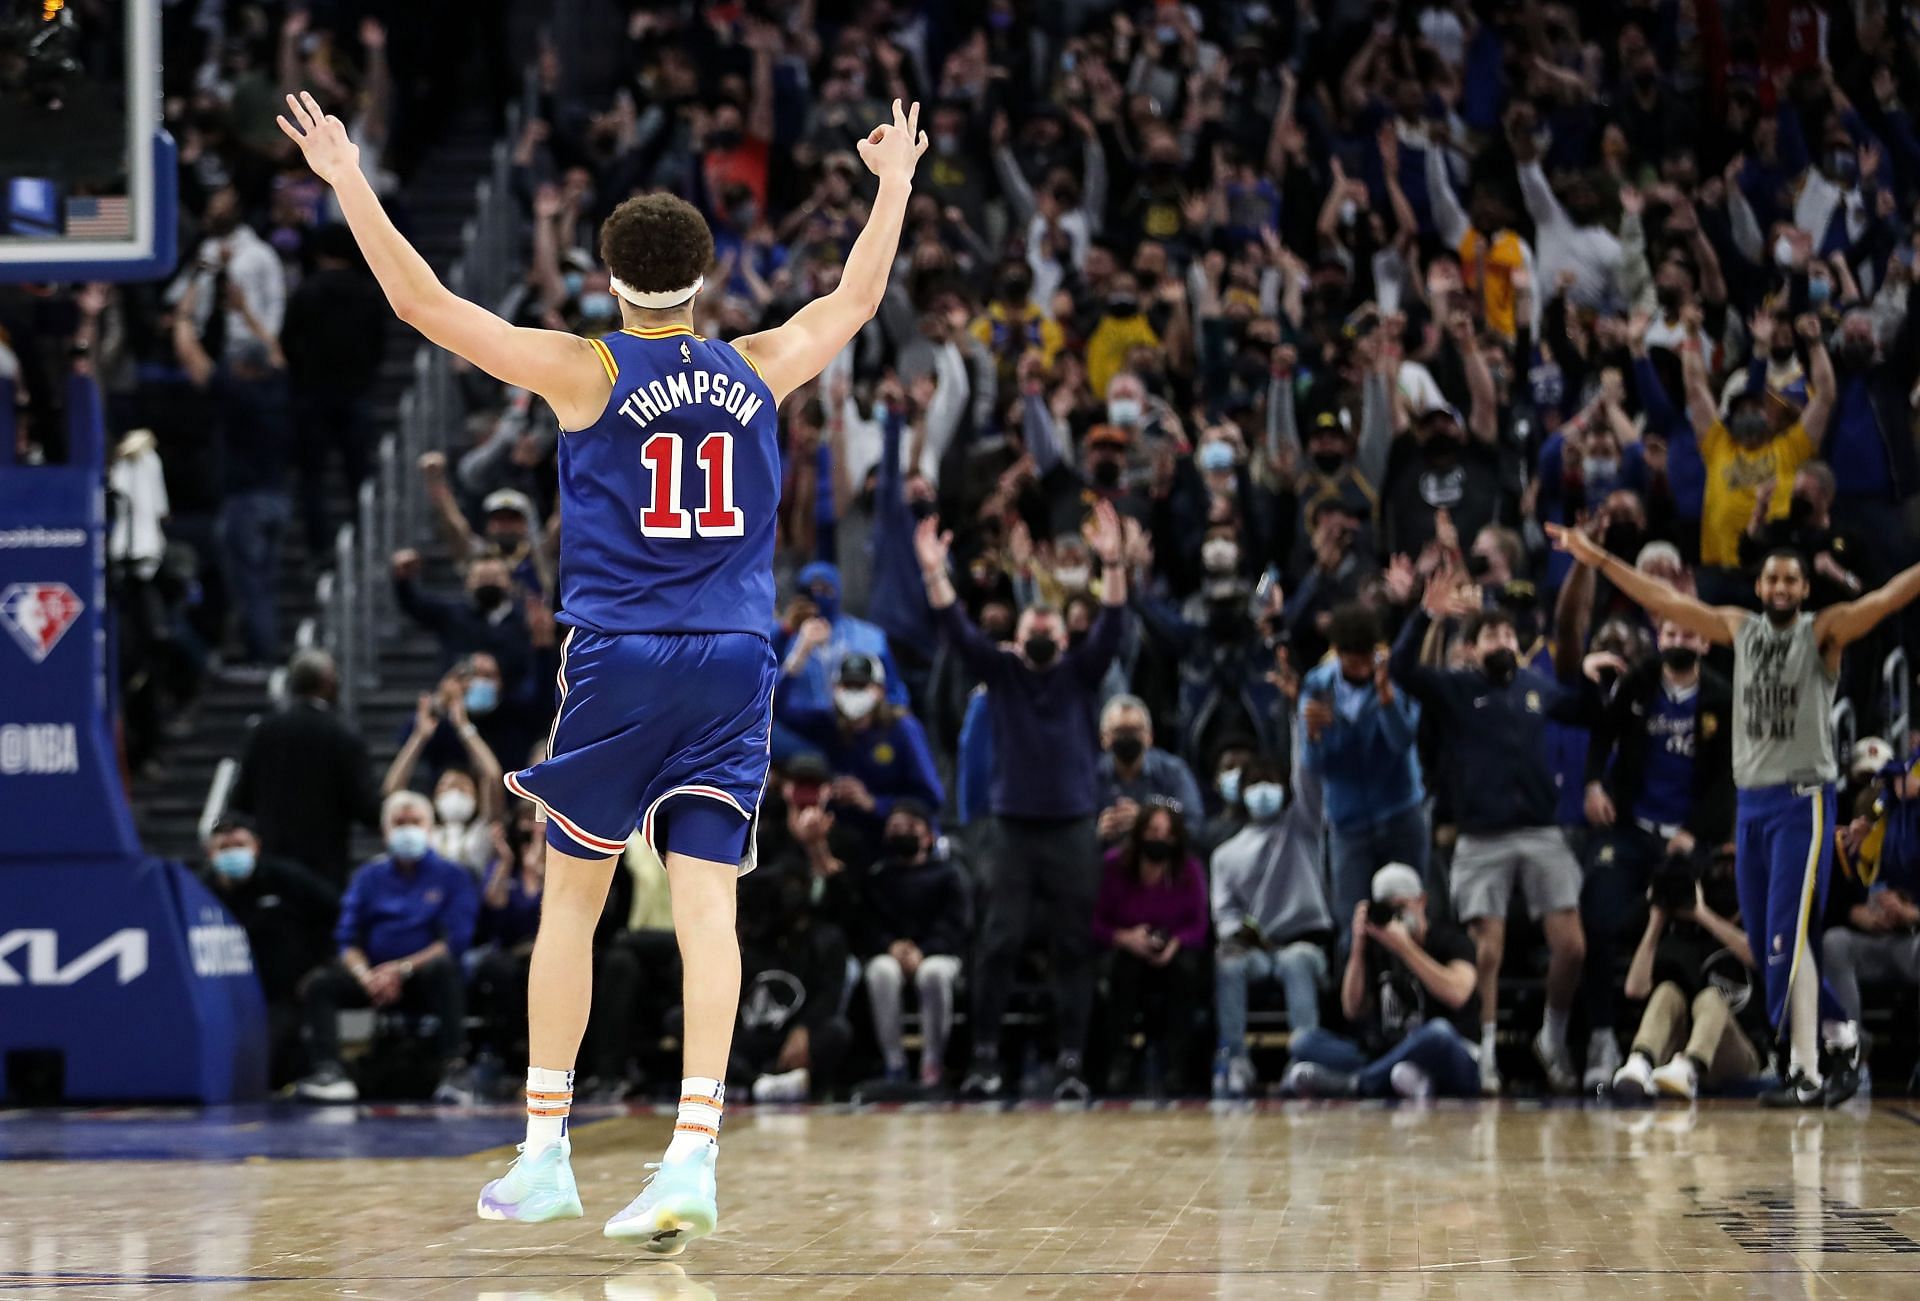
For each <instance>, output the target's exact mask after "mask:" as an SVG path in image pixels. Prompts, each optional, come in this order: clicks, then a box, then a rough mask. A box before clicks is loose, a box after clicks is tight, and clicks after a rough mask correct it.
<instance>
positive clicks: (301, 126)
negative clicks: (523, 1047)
mask: <svg viewBox="0 0 1920 1301" xmlns="http://www.w3.org/2000/svg"><path fill="white" fill-rule="evenodd" d="M287 107H288V113H287V115H286V116H285V117H282V118H281V119H280V120H279V121H280V129H281V130H282V131H284V132H286V134H287V135H288V136H290V137H291V138H292V139H293V140H294V141H295V142H297V143H298V144H299V146H300V149H301V151H302V152H303V153H304V154H305V155H306V159H307V163H308V165H309V166H311V167H312V168H313V170H314V172H315V173H317V174H318V175H319V177H320V178H321V179H322V180H324V181H326V182H328V183H329V184H331V185H332V186H333V187H334V190H335V193H336V195H337V196H338V198H339V202H340V208H341V211H342V212H343V213H344V214H345V216H346V219H347V224H348V226H349V227H351V228H352V231H353V235H354V238H355V239H356V240H357V241H359V244H360V249H361V252H362V253H363V254H364V255H365V256H366V259H367V265H368V266H369V267H370V268H371V269H372V271H373V273H374V275H375V277H377V278H378V280H379V281H380V287H381V289H382V290H384V291H385V292H386V295H387V300H388V301H389V302H390V303H392V305H393V309H394V311H395V312H396V313H398V315H399V317H400V319H401V320H403V321H405V322H407V323H408V324H409V325H412V326H413V327H414V328H415V329H417V330H419V331H420V332H421V333H422V334H424V335H426V336H427V338H429V339H430V340H432V341H433V342H434V343H436V344H438V345H440V346H441V347H443V348H446V349H447V350H448V351H450V352H454V353H457V354H459V355H460V356H461V357H463V358H465V359H466V360H467V361H469V362H471V363H472V364H473V365H475V366H477V367H479V368H480V369H481V370H483V371H485V372H486V373H487V374H489V375H492V376H493V377H495V378H496V379H499V380H501V381H502V382H504V383H507V384H511V385H516V386H518V387H521V388H526V389H530V390H532V391H533V392H535V393H538V394H539V395H540V396H541V397H542V398H544V399H546V401H547V403H548V405H550V406H551V407H552V408H553V411H554V415H555V416H556V417H557V418H558V419H559V422H560V427H561V429H562V430H563V431H567V432H565V433H564V435H563V438H562V441H561V446H560V493H561V511H562V514H563V516H564V518H565V520H566V528H565V531H564V533H563V534H562V538H561V555H560V596H561V610H560V612H559V614H558V616H557V617H558V619H559V621H560V622H562V623H564V624H566V625H568V628H569V631H568V633H567V639H566V643H565V646H564V648H563V652H562V660H561V670H560V681H559V688H560V712H559V716H558V718H557V719H556V720H555V723H554V731H553V737H552V745H551V757H549V758H548V759H547V760H546V761H545V762H543V763H539V764H536V765H535V766H533V767H532V768H528V769H526V770H524V771H521V772H516V773H512V774H509V775H508V777H507V784H508V786H509V787H511V788H512V789H513V790H514V791H515V792H516V793H517V794H519V795H522V796H524V797H525V798H527V799H530V800H532V801H534V802H535V803H537V804H538V805H539V806H540V808H541V810H542V811H543V813H544V815H545V818H546V824H547V877H546V890H545V893H544V895H543V897H542V899H541V908H540V932H539V936H538V938H537V940H536V941H535V944H534V950H533V966H532V972H531V976H530V979H529V988H528V997H527V1006H528V1016H529V1026H528V1036H527V1046H528V1062H529V1069H528V1071H527V1140H526V1142H525V1144H523V1145H522V1147H521V1156H520V1158H519V1159H518V1160H517V1161H516V1162H515V1163H514V1165H513V1167H512V1168H511V1169H509V1170H508V1172H507V1174H506V1175H505V1176H504V1177H503V1178H500V1179H496V1180H494V1181H493V1182H492V1183H489V1184H488V1185H487V1186H486V1188H485V1189H483V1190H482V1192H481V1195H480V1203H479V1212H480V1214H481V1215H482V1216H483V1217H485V1218H488V1219H511V1220H519V1221H539V1220H549V1219H557V1218H561V1217H564V1216H577V1215H579V1214H580V1213H581V1207H580V1198H579V1194H578V1192H577V1191H576V1189H575V1185H574V1180H573V1174H572V1171H571V1169H570V1167H569V1157H570V1152H571V1146H570V1143H569V1140H568V1139H567V1136H566V1125H567V1115H568V1110H569V1108H570V1106H571V1104H572V1098H573V1064H574V1059H575V1056H576V1055H577V1053H578V1052H579V1048H580V1039H581V1035H582V1034H583V1033H584V1031H585V1029H586V1023H587V1011H588V1005H589V1003H590V1001H591V993H592V979H593V969H592V962H593V951H592V937H593V928H594V923H595V922H596V921H597V920H598V918H599V916H600V911H601V905H602V903H603V901H604V900H605V897H606V893H607V888H608V885H609V883H610V882H611V879H612V875H613V872H614V868H615V864H616V863H617V862H618V858H617V855H618V854H619V853H620V851H621V849H622V848H623V847H624V846H625V844H626V841H627V838H628V836H629V835H631V834H632V833H633V831H634V830H635V829H636V827H637V828H638V829H639V831H640V832H641V834H642V835H643V836H644V837H645V838H646V839H647V841H648V842H649V843H650V844H651V845H652V847H653V849H654V850H655V851H656V852H658V853H659V854H660V855H661V858H662V860H663V861H664V862H665V864H666V871H667V878H668V881H669V884H670V885H671V888H672V893H673V920H674V929H675V931H676V932H677V933H678V936H679V941H680V953H681V960H682V966H683V970H684V981H685V988H684V1004H685V1015H686V1030H685V1044H684V1057H685V1072H686V1078H685V1079H684V1080H683V1081H682V1086H681V1099H680V1111H679V1121H678V1123H677V1124H676V1125H675V1128H674V1135H673V1140H672V1143H671V1144H670V1145H669V1147H668V1148H667V1152H666V1155H665V1157H664V1158H663V1159H662V1161H661V1163H660V1164H659V1165H658V1166H656V1167H654V1170H655V1173H654V1174H653V1175H652V1176H651V1177H650V1178H649V1180H648V1183H647V1186H646V1188H645V1189H644V1191H642V1193H641V1194H640V1196H639V1197H637V1198H635V1199H634V1201H633V1203H632V1204H631V1205H629V1206H628V1207H627V1208H626V1209H625V1210H623V1211H621V1212H620V1213H619V1214H618V1215H616V1216H614V1217H613V1219H612V1220H610V1221H608V1223H607V1227H606V1232H607V1235H608V1236H609V1237H615V1238H630V1239H635V1240H638V1241H639V1242H640V1243H641V1244H642V1245H643V1246H645V1247H646V1248H647V1249H648V1250H650V1251H654V1252H657V1253H660V1254H667V1255H670V1254H674V1253H677V1252H678V1251H680V1250H682V1249H683V1248H684V1247H685V1245H686V1244H687V1242H689V1241H690V1240H692V1239H693V1238H696V1237H700V1236H702V1235H704V1234H707V1233H710V1232H712V1231H713V1227H714V1224H715V1222H716V1220H717V1218H718V1210H717V1206H716V1201H715V1189H714V1163H715V1160H716V1159H717V1156H718V1152H719V1128H720V1115H721V1108H722V1103H723V1092H724V1090H723V1086H722V1081H723V1080H724V1079H725V1078H726V1068H727V1057H728V1054H729V1051H730V1049H731V1044H732V1037H733V1024H734V1017H735V1014H736V1011H737V1009H738V1006H739V1001H740V951H739V945H738V941H737V940H736V938H735V935H734V882H735V878H736V874H737V873H738V872H739V871H742V870H751V868H752V866H753V855H752V847H751V832H752V822H753V817H754V815H755V812H756V810H757V807H758V804H759V800H760V793H761V790H762V788H763V787H764V785H765V783H766V774H767V762H768V760H767V738H768V729H769V725H770V721H771V710H772V700H773V685H774V680H775V676H776V666H775V663H774V657H773V652H772V648H771V646H770V645H769V644H768V642H767V639H766V635H765V630H766V629H767V628H768V627H770V626H771V625H772V622H773V600H774V591H773V574H772V562H773V549H774V517H775V509H776V507H777V506H778V504H779V495H780V478H779V447H778V438H777V432H778V431H777V426H776V420H775V414H774V413H775V411H776V410H777V409H778V408H779V406H780V403H781V402H782V401H784V400H785V399H786V397H787V395H788V394H790V393H792V392H793V391H794V390H795V389H797V388H799V387H800V386H801V385H803V384H806V383H808V382H809V381H811V380H812V379H813V378H814V377H815V376H817V375H818V374H819V373H820V372H821V370H823V369H824V368H825V367H826V365H827V363H828V362H829V361H830V360H831V359H832V358H833V357H834V356H835V355H836V354H837V353H838V352H839V351H840V350H841V349H842V348H844V347H845V346H846V345H847V343H848V342H849V341H851V340H852V338H853V337H854V335H855V334H856V333H857V332H858V331H859V330H860V328H861V327H862V326H863V325H865V324H866V323H867V321H868V320H870V319H871V318H872V316H873V314H874V313H875V312H876V311H877V310H878V309H879V306H880V300H881V297H882V295H883V294H884V293H885V292H886V287H887V273H888V271H889V270H890V269H891V267H892V265H893V259H894V254H895V252H896V250H897V248H898V246H899V242H900V227H901V223H902V221H903V219H904V217H905V215H906V208H907V199H908V197H909V195H910V193H911V189H912V179H913V170H914V164H915V163H916V162H917V161H918V159H919V157H920V155H921V154H922V153H923V152H925V150H926V148H927V138H926V136H924V135H922V134H921V133H920V130H919V116H920V106H919V105H918V104H915V105H912V106H911V107H903V106H902V105H901V104H900V102H899V101H897V100H896V101H895V102H894V105H893V120H892V121H891V122H890V123H886V124H883V125H881V126H878V127H875V128H874V130H873V133H872V134H871V135H869V136H868V137H867V138H866V139H864V140H862V141H860V143H859V152H860V157H861V159H862V160H863V161H864V162H865V163H866V165H867V167H868V168H869V169H870V170H871V171H872V172H873V174H874V175H875V176H876V177H878V178H879V187H878V193H877V194H876V195H875V198H874V201H873V209H872V212H871V215H870V216H869V218H868V221H867V227H866V229H865V230H864V231H862V232H861V234H860V237H859V238H858V239H857V240H855V241H854V245H853V249H852V251H851V252H850V253H849V254H848V255H847V260H846V266H845V268H844V270H843V272H842V274H841V279H840V284H839V287H838V288H837V289H835V290H834V291H833V292H832V293H831V294H828V295H826V296H825V297H823V298H819V299H816V300H815V301H814V302H812V303H809V304H808V305H807V306H805V307H803V308H801V309H800V310H799V311H798V312H796V313H795V314H794V315H793V317H792V318H791V319H790V320H789V321H788V322H787V323H786V324H785V325H782V326H780V327H778V328H776V329H772V330H767V331H764V332H762V333H760V334H755V335H751V336H749V337H747V338H743V339H739V340H736V341H735V342H733V343H731V344H729V343H722V342H720V341H718V340H710V339H706V338H703V337H701V336H700V335H697V334H695V333H694V331H693V301H694V298H695V296H696V295H697V294H698V293H699V292H700V289H701V286H702V277H703V275H704V273H705V272H706V270H707V268H708V267H709V266H710V265H711V264H712V262H713V236H712V234H711V232H710V231H709V230H708V229H707V225H706V222H705V220H704V219H703V218H702V217H701V216H700V214H699V212H698V211H697V210H696V209H694V208H693V207H692V206H690V205H688V204H687V203H684V202H682V201H681V200H679V199H676V198H674V197H672V196H670V195H664V194H651V195H644V196H639V197H636V198H632V199H628V200H627V201H626V202H625V203H622V204H621V205H620V206H619V207H618V208H616V209H615V210H614V211H613V213H612V214H611V215H610V216H609V217H608V218H607V220H606V222H605V223H604V224H603V225H602V227H601V231H600V252H601V257H602V258H603V259H604V260H605V262H606V264H607V270H608V271H609V273H610V274H611V277H612V286H613V290H614V292H615V294H616V295H617V296H618V297H619V299H620V311H621V316H622V319H623V322H624V325H625V327H626V328H624V329H622V330H620V331H619V332H618V333H615V334H610V335H608V336H607V337H606V338H605V339H586V338H580V337H578V336H575V335H571V334H564V333H560V332H557V331H553V330H532V329H522V328H518V327H515V326H513V325H509V324H508V323H507V322H506V321H503V320H501V319H500V318H499V317H497V316H495V315H493V314H492V313H491V312H488V311H487V310H485V309H484V308H482V307H479V306H477V305H475V304H473V303H470V302H467V301H466V300H465V299H463V298H461V297H459V296H458V295H457V294H454V293H453V292H452V291H450V290H449V289H447V288H446V286H444V285H442V284H441V283H440V281H439V279H438V278H437V277H436V276H435V275H434V274H433V271H432V269H431V268H429V267H428V266H427V264H426V262H425V261H424V260H423V259H422V258H421V257H420V255H419V254H418V253H416V252H415V251H414V250H413V248H412V247H411V246H410V245H409V244H408V243H407V241H406V240H405V239H404V238H403V237H402V236H401V235H400V233H399V231H397V230H396V229H394V226H393V223H392V222H391V221H390V220H388V218H387V215H386V213H385V212H384V211H383V210H382V209H381V206H380V202H379V200H378V199H377V198H376V197H375V196H374V193H373V190H372V188H371V187H370V186H369V185H368V184H367V181H366V179H365V177H364V176H362V174H361V172H360V169H359V150H358V149H357V148H356V147H355V146H354V144H353V143H352V141H350V140H349V139H348V138H347V133H346V129H345V128H344V127H343V126H342V125H341V123H340V121H339V119H338V118H334V117H329V116H326V115H324V114H322V113H321V112H320V108H319V105H318V104H316V103H315V102H314V99H313V97H312V96H311V95H306V94H302V95H298V96H295V95H289V96H287Z"/></svg>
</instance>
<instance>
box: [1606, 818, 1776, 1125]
mask: <svg viewBox="0 0 1920 1301" xmlns="http://www.w3.org/2000/svg"><path fill="white" fill-rule="evenodd" d="M1648 901H1649V904H1650V907H1649V908H1648V910H1647V929H1646V932H1645V933H1644V934H1642V935H1641V937H1640V946H1639V947H1638V948H1637V949H1635V950H1634V953H1633V963H1632V965H1631V966H1629V967H1628V968H1627V986H1626V994H1627V997H1628V998H1632V999H1640V998H1645V999H1646V1000H1647V1010H1646V1011H1645V1012H1643V1013H1642V1014H1641V1016H1640V1028H1639V1029H1638V1030H1636V1031H1634V1035H1633V1051H1632V1052H1630V1053H1629V1054H1627V1060H1626V1064H1625V1065H1623V1066H1622V1067H1621V1068H1620V1070H1619V1071H1618V1072H1617V1073H1616V1074H1615V1075H1614V1077H1613V1096H1614V1099H1615V1101H1619V1102H1638V1101H1641V1100H1642V1099H1645V1098H1647V1097H1649V1096H1650V1095H1652V1094H1653V1093H1655V1092H1656V1091H1657V1092H1659V1093H1661V1094H1664V1095H1666V1096H1668V1097H1673V1098H1684V1099H1686V1100H1688V1101H1691V1100H1692V1099H1694V1098H1696V1097H1698V1096H1699V1093H1700V1090H1701V1088H1702V1087H1703V1086H1704V1087H1706V1088H1709V1089H1711V1088H1714V1087H1717V1086H1719V1085H1721V1084H1725V1083H1727V1082H1728V1081H1731V1080H1739V1079H1745V1078H1747V1077H1749V1076H1752V1075H1755V1074H1758V1073H1759V1070H1760V1067H1761V1062H1762V1059H1761V1056H1760V1051H1759V1050H1758V1049H1757V1048H1755V1047H1754V1045H1753V1038H1752V1036H1751V1035H1749V1034H1748V1032H1747V1030H1745V1029H1743V1028H1742V1027H1741V1025H1740V1024H1739V1021H1738V1020H1737V1019H1736V1018H1737V1017H1738V1015H1739V1014H1740V1013H1741V1012H1743V1011H1750V1010H1757V1009H1758V1008H1759V1007H1760V1006H1762V1005H1763V1004H1764V1001H1765V1000H1758V1001H1756V1000H1755V999H1754V997H1753V994H1754V988H1753V983H1752V979H1751V976H1750V974H1749V973H1750V971H1751V969H1752V967H1753V951H1752V949H1751V948H1749V947H1748V945H1747V934H1746V930H1745V929H1744V928H1743V927H1742V926H1741V925H1740V922H1739V920H1738V917H1737V907H1738V900H1737V896H1736V892H1735V888H1734V878H1733V849H1732V847H1731V846H1727V847H1725V848H1723V849H1721V850H1720V851H1718V852H1717V853H1716V854H1715V855H1714V858H1713V862H1712V866H1711V867H1710V868H1709V870H1708V871H1707V873H1706V874H1705V876H1704V877H1696V875H1695V868H1694V862H1693V859H1692V858H1691V857H1690V856H1688V855H1674V856H1671V857H1669V858H1668V859H1667V860H1666V861H1665V862H1664V863H1663V864H1662V865H1661V866H1660V867H1658V868H1656V869H1655V870H1654V873H1653V884H1652V886H1651V887H1650V889H1649V891H1648ZM1756 1028H1758V1027H1756ZM1663 1058H1664V1059H1665V1063H1666V1064H1665V1065H1662V1066H1655V1065H1654V1063H1656V1062H1659V1061H1661V1060H1662V1059H1663Z"/></svg>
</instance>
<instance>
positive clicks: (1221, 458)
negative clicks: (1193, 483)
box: [1193, 443, 1233, 474]
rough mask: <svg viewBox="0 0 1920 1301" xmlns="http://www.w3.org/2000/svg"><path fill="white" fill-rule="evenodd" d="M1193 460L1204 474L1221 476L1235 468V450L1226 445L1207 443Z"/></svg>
mask: <svg viewBox="0 0 1920 1301" xmlns="http://www.w3.org/2000/svg"><path fill="white" fill-rule="evenodd" d="M1193 460H1194V464H1195V465H1198V466H1199V467H1200V472H1201V473H1202V474H1220V473H1223V472H1224V471H1227V470H1231V469H1232V468H1233V449H1232V448H1231V447H1228V446H1227V445H1226V444H1225V443H1206V444H1203V445H1202V446H1201V448H1200V450H1199V451H1198V452H1196V453H1195V454H1194V458H1193Z"/></svg>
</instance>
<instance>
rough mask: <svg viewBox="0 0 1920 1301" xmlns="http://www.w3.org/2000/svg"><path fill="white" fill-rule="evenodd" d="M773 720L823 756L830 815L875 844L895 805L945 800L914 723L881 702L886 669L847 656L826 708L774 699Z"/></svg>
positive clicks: (781, 696) (783, 694)
mask: <svg viewBox="0 0 1920 1301" xmlns="http://www.w3.org/2000/svg"><path fill="white" fill-rule="evenodd" d="M773 712H774V717H775V719H777V720H778V721H779V722H780V724H781V725H782V726H784V727H786V728H788V729H789V730H790V731H792V732H793V733H794V734H795V735H796V736H798V737H800V738H801V739H802V740H804V741H805V742H806V743H807V744H809V745H810V746H812V747H813V748H815V749H817V750H818V751H819V752H820V753H821V754H822V755H824V756H825V757H826V760H827V766H828V768H829V769H830V770H831V771H832V772H833V773H834V777H833V781H832V784H831V785H830V786H829V788H828V792H827V801H828V803H829V805H830V806H831V807H832V809H833V813H834V816H835V817H836V818H838V819H841V820H842V821H843V822H845V823H846V824H847V825H850V826H852V827H854V828H855V829H857V830H859V831H861V832H862V833H863V834H865V835H866V836H867V837H868V838H869V839H870V840H871V841H873V842H874V843H875V844H877V843H878V840H879V836H880V829H881V827H882V826H883V825H884V824H885V823H886V820H887V817H888V815H889V814H891V813H892V812H893V805H894V802H895V801H896V800H900V799H914V800H918V801H919V802H920V803H921V804H923V805H925V806H926V807H928V808H934V809H937V808H939V807H940V806H941V803H942V802H943V801H944V800H945V799H946V790H945V788H944V787H943V786H942V785H941V784H940V776H939V773H938V772H936V771H935V769H934V766H933V749H932V747H931V746H929V745H928V744H927V734H926V731H925V729H923V728H922V727H921V726H920V720H919V719H917V718H915V717H914V716H913V715H912V714H910V713H908V712H907V711H906V709H904V708H903V707H901V706H898V705H894V704H892V703H890V702H889V701H888V700H887V698H886V670H885V669H884V668H882V667H881V665H880V661H878V660H876V659H875V658H874V657H873V656H871V655H867V654H863V653H861V652H858V651H856V652H854V653H852V654H850V655H847V656H846V657H845V658H843V659H842V660H841V661H840V667H839V668H838V670H836V671H835V673H834V677H833V705H832V707H831V708H830V709H817V708H809V707H808V706H806V705H804V704H801V703H799V702H797V701H791V700H790V693H789V692H787V691H786V690H784V689H782V690H781V691H779V692H778V693H776V694H775V696H774V706H773Z"/></svg>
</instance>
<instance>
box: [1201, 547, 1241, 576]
mask: <svg viewBox="0 0 1920 1301" xmlns="http://www.w3.org/2000/svg"><path fill="white" fill-rule="evenodd" d="M1239 562H1240V548H1239V547H1237V546H1235V545H1234V544H1233V543H1232V542H1230V541H1228V540H1227V539H1226V538H1214V539H1213V540H1212V541H1210V542H1206V543H1203V544H1202V545H1201V547H1200V563H1201V565H1202V566H1204V567H1205V568H1206V570H1207V572H1208V573H1213V574H1219V573H1225V572H1226V571H1227V570H1230V569H1232V568H1233V567H1234V566H1235V565H1236V564H1238V563H1239Z"/></svg>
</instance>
